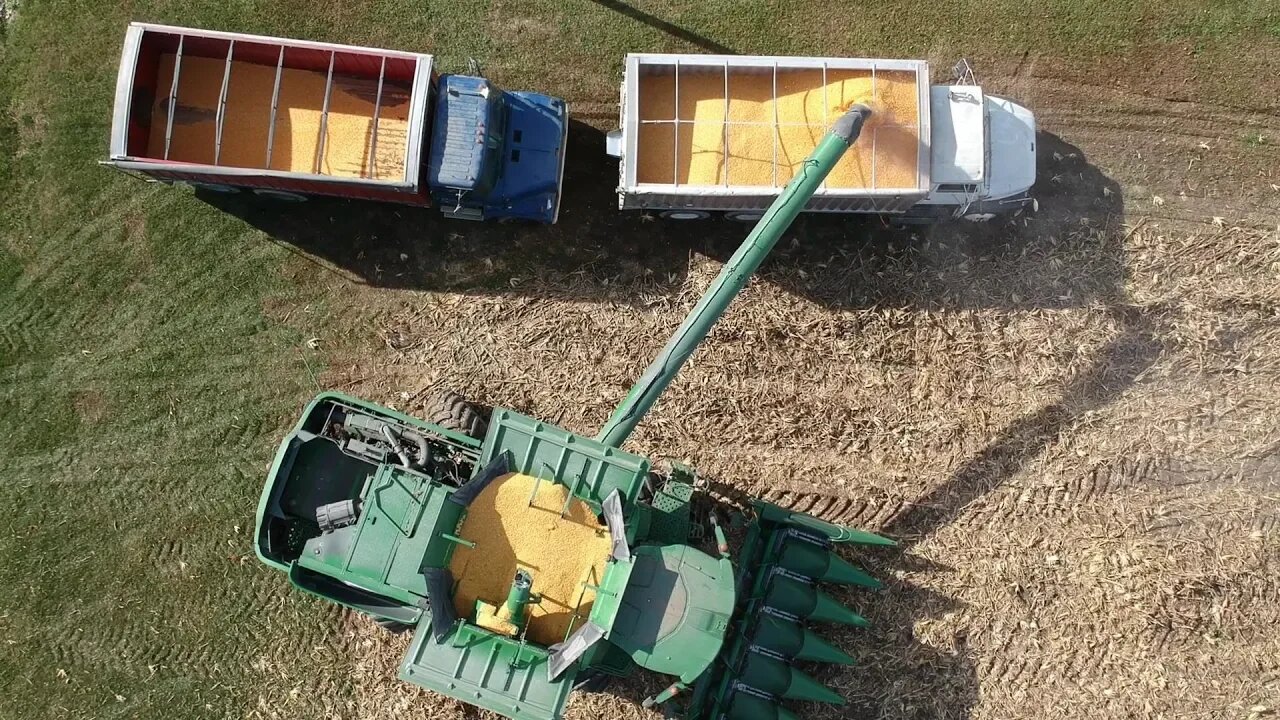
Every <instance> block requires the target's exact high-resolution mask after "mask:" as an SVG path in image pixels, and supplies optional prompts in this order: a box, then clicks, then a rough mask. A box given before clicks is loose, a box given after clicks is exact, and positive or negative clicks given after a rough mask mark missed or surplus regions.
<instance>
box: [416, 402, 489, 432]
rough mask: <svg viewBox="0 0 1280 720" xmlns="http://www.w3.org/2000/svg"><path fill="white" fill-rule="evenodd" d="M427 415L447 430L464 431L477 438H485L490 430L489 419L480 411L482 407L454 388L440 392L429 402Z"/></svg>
mask: <svg viewBox="0 0 1280 720" xmlns="http://www.w3.org/2000/svg"><path fill="white" fill-rule="evenodd" d="M427 417H429V418H431V422H433V423H435V424H436V425H439V426H440V427H442V428H444V429H445V430H452V431H454V432H457V433H462V434H463V435H466V436H467V437H473V438H475V439H476V440H483V439H484V434H485V433H486V432H488V430H489V421H488V420H486V419H485V417H484V415H482V414H481V413H480V409H479V408H477V407H476V406H475V405H473V404H471V403H469V402H467V399H466V398H464V397H462V396H461V395H459V394H458V393H456V392H453V391H452V390H445V391H443V392H441V393H439V394H438V395H436V397H435V399H434V400H432V402H430V403H428V404H427Z"/></svg>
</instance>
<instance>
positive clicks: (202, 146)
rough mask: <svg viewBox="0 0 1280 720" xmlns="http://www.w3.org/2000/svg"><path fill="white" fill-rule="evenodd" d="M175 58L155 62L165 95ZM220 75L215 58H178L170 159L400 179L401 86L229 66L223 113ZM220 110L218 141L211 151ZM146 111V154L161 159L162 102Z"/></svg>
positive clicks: (404, 133)
mask: <svg viewBox="0 0 1280 720" xmlns="http://www.w3.org/2000/svg"><path fill="white" fill-rule="evenodd" d="M176 58H177V55H176V53H175V54H169V53H166V54H164V55H161V57H160V68H159V80H160V83H159V84H160V86H161V87H167V86H169V85H171V83H172V82H173V78H174V67H175V60H176ZM225 68H226V65H225V63H224V62H223V60H221V59H214V58H202V57H188V58H185V59H184V60H183V62H182V71H181V73H179V75H178V92H177V102H176V104H175V107H174V111H173V114H174V120H173V126H172V128H173V129H172V134H171V135H169V136H168V137H169V140H170V142H169V159H170V160H175V161H178V162H189V163H202V164H207V165H225V166H229V167H241V168H263V167H265V168H269V169H271V170H278V171H283V172H294V173H316V174H321V175H330V176H335V177H373V178H377V179H380V180H398V179H401V178H403V177H404V173H405V160H406V158H405V155H406V153H407V151H408V145H407V140H408V125H409V96H410V91H411V90H412V88H411V87H410V86H409V85H408V84H407V83H404V82H402V81H399V80H395V79H390V80H388V79H387V78H386V77H385V76H384V77H383V82H382V89H381V92H379V89H378V79H377V78H370V77H362V76H359V75H354V74H350V73H343V72H335V73H334V75H333V77H332V80H330V78H329V77H328V75H327V72H321V71H318V70H302V69H296V68H281V69H280V72H279V73H278V74H277V72H276V68H274V67H270V66H267V65H261V64H257V63H252V62H247V61H244V60H232V62H231V65H230V75H229V77H228V82H227V94H226V104H225V105H221V97H220V90H219V88H220V87H221V84H222V78H223V75H224V71H225ZM277 75H278V77H279V82H278V84H277ZM326 94H327V95H328V103H327V105H326V101H325V96H326ZM273 98H274V99H275V100H274V102H273ZM220 106H221V107H222V108H223V110H222V115H223V116H224V120H223V125H222V142H221V150H220V152H215V149H216V148H217V145H218V143H217V130H218V127H217V118H218V115H219V112H218V109H219V107H220ZM273 107H274V112H273ZM326 110H327V112H326ZM151 112H152V117H153V118H156V119H157V121H156V122H153V123H152V124H151V136H150V140H149V142H148V145H147V149H148V155H150V156H152V157H160V158H163V157H164V148H165V140H166V129H167V128H168V126H169V123H168V114H169V102H168V98H167V97H162V98H157V99H156V101H155V102H154V104H153V105H152V111H151ZM273 120H274V122H273ZM375 130H376V132H377V142H376V143H375V142H374V132H375ZM269 140H273V141H274V142H270V143H269V142H268V141H269ZM268 145H270V146H271V152H270V153H268V152H267V148H268ZM371 151H373V152H376V153H377V156H376V158H375V157H374V156H373V155H371V154H370V152H371Z"/></svg>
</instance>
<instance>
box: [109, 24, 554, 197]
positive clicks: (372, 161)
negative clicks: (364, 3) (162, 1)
mask: <svg viewBox="0 0 1280 720" xmlns="http://www.w3.org/2000/svg"><path fill="white" fill-rule="evenodd" d="M567 128H568V118H567V109H566V107H565V104H564V102H563V101H562V100H560V99H558V98H553V97H549V96H546V95H540V94H537V93H523V92H504V91H502V90H499V89H498V88H496V87H494V86H493V85H492V84H491V83H489V82H488V81H487V80H486V79H484V78H481V77H470V76H464V75H447V74H446V75H437V74H436V71H435V67H434V64H433V61H432V56H430V55H424V54H421V53H410V52H398V51H394V50H379V49H374V48H367V47H353V46H349V45H334V44H330V43H319V42H308V41H303V40H284V39H281V38H273V37H263V36H259V35H245V34H241V33H226V32H214V31H209V30H195V29H191V28H181V27H171V26H165V25H150V24H145V23H134V24H132V25H130V26H129V30H128V34H127V35H126V37H125V43H124V51H123V55H122V57H121V63H120V74H119V77H118V80H117V84H116V104H115V115H114V119H113V123H112V133H111V153H110V159H109V160H108V161H107V164H110V165H113V166H115V167H117V168H120V169H121V170H125V171H129V172H133V173H138V174H141V175H143V176H145V177H147V178H150V179H153V180H157V181H161V182H166V183H174V182H182V183H188V184H191V185H194V186H197V187H202V188H205V189H209V190H218V191H226V192H234V191H237V190H240V189H246V190H252V191H253V192H255V193H257V194H259V195H267V196H274V197H279V198H285V199H292V200H301V199H305V198H306V196H307V195H312V194H317V195H336V196H339V197H348V198H360V199H367V200H382V201H390V202H399V203H405V204H410V205H429V204H431V201H432V199H434V201H435V203H436V204H438V205H440V207H441V210H442V212H444V214H445V215H448V216H452V217H459V218H464V219H470V220H485V219H491V218H520V219H528V220H537V221H542V222H554V221H555V217H556V213H557V209H558V207H559V198H560V180H561V177H562V175H563V167H564V164H563V163H564V148H565V137H566V136H565V132H566V129H567Z"/></svg>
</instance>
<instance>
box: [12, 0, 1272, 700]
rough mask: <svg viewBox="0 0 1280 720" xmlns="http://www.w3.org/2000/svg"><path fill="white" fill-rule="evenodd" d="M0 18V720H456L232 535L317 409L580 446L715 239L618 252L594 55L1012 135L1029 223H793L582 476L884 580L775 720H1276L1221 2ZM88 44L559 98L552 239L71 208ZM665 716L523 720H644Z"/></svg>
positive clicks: (606, 96) (1253, 149)
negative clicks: (867, 538) (818, 71)
mask: <svg viewBox="0 0 1280 720" xmlns="http://www.w3.org/2000/svg"><path fill="white" fill-rule="evenodd" d="M0 6H3V10H0V68H3V72H0V392H2V393H3V398H4V408H5V412H3V413H0V469H2V470H3V477H4V480H5V481H4V482H3V483H0V505H3V507H5V508H6V512H5V513H4V514H3V516H2V517H0V553H3V556H4V558H5V561H4V562H3V563H0V586H3V587H4V588H6V590H7V592H6V593H4V595H3V599H0V640H2V641H0V681H3V682H4V685H5V688H6V693H4V694H3V696H0V717H3V718H9V717H14V718H39V719H45V718H48V719H51V720H52V719H55V718H56V719H57V720H63V719H65V718H74V719H82V718H83V719H88V718H92V719H93V720H98V719H99V718H129V719H130V720H133V719H134V718H141V719H144V720H150V719H154V720H161V719H163V720H197V719H198V720H208V719H209V718H256V719H266V718H271V719H275V718H280V719H284V718H288V720H299V719H307V720H310V719H313V718H315V719H321V718H322V719H324V720H331V719H333V718H341V720H365V719H368V720H374V719H378V720H381V719H383V718H388V717H394V718H422V717H430V718H439V719H440V720H463V719H464V718H465V719H466V720H475V719H476V718H484V719H485V720H490V718H492V716H490V715H486V714H485V713H477V712H475V711H474V710H471V709H468V708H467V707H466V706H464V705H462V704H461V703H458V702H456V701H449V700H444V699H442V698H440V697H439V696H435V695H432V694H430V693H427V692H425V691H417V690H414V689H413V688H412V687H411V686H409V685H407V684H405V683H402V682H400V681H399V680H397V679H396V674H397V670H398V663H399V661H400V659H401V657H402V656H403V653H404V651H405V645H406V643H407V641H408V638H407V637H405V636H390V635H388V634H386V633H384V632H382V631H381V630H380V629H378V628H376V627H374V626H373V625H372V623H370V622H368V621H366V620H364V619H362V618H360V617H357V616H355V615H352V614H350V613H348V612H347V611H345V610H342V609H340V608H338V607H335V606H333V605H329V604H327V603H322V602H319V601H317V600H315V599H313V598H310V597H309V596H307V595H305V594H304V593H300V592H297V591H294V590H291V589H290V588H289V586H288V584H287V581H286V579H285V578H284V577H282V576H281V575H280V574H279V573H277V572H273V571H271V570H268V569H266V568H263V567H261V566H260V564H259V563H258V562H257V561H256V560H255V559H254V557H253V553H252V550H251V546H252V542H253V538H252V534H253V515H254V508H255V504H256V502H257V499H258V493H259V492H260V490H261V487H262V482H263V479H264V476H265V474H266V468H267V466H268V463H269V462H270V459H271V457H272V454H273V453H274V451H275V449H276V446H277V443H278V442H279V440H280V438H281V436H282V435H283V434H284V433H285V432H287V429H288V428H289V427H291V426H292V425H293V423H294V422H295V421H296V420H297V416H298V413H299V412H300V410H301V408H302V407H303V405H304V404H305V403H306V401H307V400H308V399H310V398H311V397H312V396H314V395H315V393H316V392H317V391H318V389H319V388H320V387H325V388H335V389H339V390H343V391H346V392H350V393H353V394H356V395H361V396H364V397H367V398H369V399H370V400H373V401H377V402H382V403H387V404H391V405H394V406H396V407H398V408H401V409H404V410H408V411H410V412H415V413H420V412H421V411H422V410H423V402H424V398H426V397H428V396H429V395H430V393H431V392H432V390H433V389H435V388H437V387H451V388H455V389H457V390H460V391H462V392H464V393H466V394H467V395H469V396H470V397H471V398H472V399H475V400H477V401H480V402H482V403H488V404H500V405H504V406H508V407H513V408H515V409H516V410H519V411H521V412H525V413H528V414H530V415H533V416H535V417H538V418H540V419H545V420H547V421H549V422H554V423H558V424H560V425H563V426H565V427H568V428H571V429H573V430H576V431H580V432H584V433H589V434H590V433H594V432H595V431H596V429H597V428H598V427H599V425H600V424H601V423H602V422H603V421H604V420H605V418H606V417H607V415H608V413H609V411H610V410H611V409H612V408H613V407H614V405H615V404H616V403H617V402H618V401H619V400H620V399H621V398H622V396H623V394H624V393H625V391H626V389H627V387H628V386H629V384H630V382H631V381H632V380H633V379H634V378H635V377H636V375H637V374H638V373H639V372H640V371H641V369H642V368H643V367H644V366H645V364H646V363H647V362H648V361H649V359H650V358H651V356H652V355H653V353H655V352H656V351H657V350H658V348H660V347H661V345H662V343H663V341H664V339H665V338H666V335H667V333H668V332H670V330H671V329H672V328H673V327H674V326H675V325H676V323H677V322H678V321H679V319H680V318H681V317H682V316H683V314H684V313H685V312H687V310H688V309H689V308H690V307H692V305H693V303H694V302H695V301H696V298H697V295H698V293H700V292H701V290H702V289H703V288H705V286H706V283H707V282H708V281H709V279H710V278H711V277H712V276H713V275H714V273H715V272H716V271H717V270H718V269H719V266H720V263H721V262H723V261H724V260H725V259H726V258H727V257H728V256H729V254H730V253H731V252H732V250H733V248H734V247H736V245H737V243H738V242H739V241H740V240H741V238H742V235H743V234H744V232H745V230H746V228H745V227H743V226H741V225H738V224H736V223H728V222H718V221H713V222H708V223H693V224H675V225H673V224H666V223H663V222H658V221H657V220H656V218H652V217H645V216H643V215H639V214H627V213H621V212H619V211H618V210H617V209H616V203H617V198H616V196H615V195H614V193H613V188H614V187H615V186H616V184H617V163H616V162H614V161H612V160H611V159H608V158H606V156H605V154H604V149H605V142H604V137H603V134H602V133H603V132H605V131H607V130H609V129H612V128H613V127H615V124H616V122H617V117H618V106H617V100H618V82H619V80H620V67H621V59H622V57H623V56H624V54H625V53H627V52H634V51H653V52H715V53H724V52H738V53H744V54H746V53H752V54H770V55H773V54H799V55H815V56H850V55H861V56H873V57H909V58H922V59H927V60H929V61H930V63H931V66H932V67H933V68H934V72H935V77H934V78H933V79H934V80H935V81H945V80H947V79H948V73H947V69H948V68H949V67H950V65H951V63H952V62H954V61H955V60H956V59H957V58H959V57H967V58H969V59H970V60H971V61H972V62H973V65H974V67H975V68H976V69H977V71H978V73H979V80H980V81H981V83H982V85H983V87H984V89H986V90H987V91H989V92H991V93H994V94H996V95H1000V96H1004V97H1009V98H1012V99H1014V100H1017V101H1019V102H1021V103H1023V104H1025V105H1026V106H1027V107H1029V108H1031V109H1033V110H1034V111H1035V112H1036V116H1037V120H1038V122H1039V126H1040V128H1041V131H1042V132H1041V134H1040V136H1039V137H1038V138H1037V149H1038V151H1039V159H1038V160H1039V161H1038V177H1039V182H1038V183H1037V186H1036V188H1035V189H1034V195H1035V197H1036V198H1037V199H1038V200H1039V203H1040V211H1039V213H1037V214H1034V215H1031V216H1027V217H1021V218H1017V219H1016V220H1013V221H1009V222H1004V221H997V222H996V223H994V224H990V225H980V226H970V225H961V226H951V225H944V226H938V227H933V228H926V229H920V230H917V231H914V232H912V231H902V230H892V229H886V228H883V227H881V226H880V225H879V224H878V223H876V222H874V221H858V220H850V219H848V218H835V217H805V218H802V219H801V220H800V221H799V222H798V223H797V224H796V225H795V227H794V228H793V229H792V231H791V232H789V233H788V234H787V236H786V237H785V238H784V240H783V242H782V243H781V245H780V247H779V248H778V250H777V251H776V252H775V255H774V256H773V257H772V258H771V259H770V261H769V262H768V263H766V265H765V267H764V268H763V269H762V272H761V273H760V275H759V277H758V278H757V279H756V280H754V281H753V282H752V283H751V284H750V286H749V287H748V288H747V291H746V292H745V293H744V295H743V296H742V297H741V298H739V300H738V301H737V302H735V303H734V305H733V307H732V308H731V309H730V311H729V313H728V315H727V316H726V317H725V319H724V322H722V323H721V324H720V325H718V326H717V328H716V330H715V332H714V333H713V336H712V337H711V338H710V340H709V342H708V343H707V345H706V346H705V347H704V348H702V349H701V350H700V351H699V352H698V353H697V354H696V355H695V356H694V358H693V360H692V362H691V364H690V365H689V366H688V368H687V372H684V373H683V374H682V375H681V376H680V378H679V379H678V380H677V382H676V383H675V385H673V386H672V388H671V389H670V391H669V392H668V393H667V394H666V395H664V396H663V398H662V400H661V401H660V402H659V403H658V405H657V406H656V408H655V410H654V413H653V415H652V416H651V417H649V418H648V419H647V420H646V422H644V423H643V424H642V425H641V426H640V429H639V432H638V433H637V434H636V436H635V437H634V438H633V439H632V440H631V441H630V442H629V443H628V446H627V447H628V448H629V449H631V450H635V451H639V452H644V453H652V454H655V455H659V456H662V455H671V456H675V457H678V458H683V459H685V460H688V461H691V462H693V463H694V464H695V465H696V466H698V467H699V469H700V470H702V471H703V472H704V473H705V474H706V475H707V476H708V477H709V478H710V479H712V480H714V481H715V482H716V483H717V485H716V489H717V491H718V492H721V493H723V494H726V495H729V494H732V493H733V492H735V491H740V492H747V493H755V494H759V495H762V496H764V497H766V498H770V499H773V500H775V501H777V502H781V503H783V504H787V505H791V506H793V507H796V508H798V509H803V510H808V511H810V512H813V513H815V514H817V515H819V516H821V517H825V518H827V519H830V520H834V521H840V522H847V523H849V524H852V525H855V526H858V527H863V528H866V529H870V530H876V531H878V532H882V533H884V534H886V535H889V536H891V537H894V538H897V539H898V540H899V541H900V543H901V548H900V550H899V551H898V552H880V553H867V554H859V555H856V556H853V557H851V558H850V559H851V560H852V561H854V562H857V563H859V564H863V565H865V566H866V567H867V568H868V569H869V570H870V571H872V572H873V573H875V574H876V575H878V576H879V577H881V578H883V579H884V580H885V581H886V584H887V587H886V588H885V590H883V591H882V592H880V593H877V594H872V593H857V592H854V593H849V594H847V595H844V594H842V595H841V597H840V599H841V600H842V601H844V602H846V603H848V604H850V605H852V606H854V607H855V608H856V609H857V610H858V611H859V612H861V613H862V614H864V615H865V616H867V617H868V618H869V619H870V620H871V621H872V623H873V626H872V627H871V628H870V629H869V630H865V631H858V630H849V631H840V632H831V631H829V630H824V632H825V634H827V636H828V637H830V638H831V639H833V640H834V641H835V642H836V643H837V644H838V645H839V646H840V647H841V648H843V649H844V650H846V651H848V652H849V653H851V654H853V655H854V656H855V657H856V660H857V664H855V665H853V666H851V667H848V668H828V669H826V670H823V671H817V670H815V669H813V668H806V670H807V671H808V670H813V671H814V672H816V673H818V674H819V676H820V679H821V680H822V681H823V682H825V683H827V684H828V685H829V686H831V687H833V688H834V689H836V690H837V691H839V692H841V693H842V694H844V695H845V696H846V697H847V698H849V700H850V703H851V704H850V706H848V707H845V708H830V707H802V708H800V710H801V712H802V713H803V714H804V716H805V717H813V718H817V719H818V720H825V719H826V718H836V717H866V718H892V719H895V720H896V719H899V718H901V719H907V718H911V719H915V718H919V719H920V720H926V719H932V718H948V719H950V718H955V719H956V720H1006V719H1007V718H1027V719H1030V720H1050V719H1056V718H1063V719H1070V720H1114V719H1115V718H1118V717H1124V718H1137V719H1139V720H1174V719H1175V718H1188V719H1189V718H1197V719H1199V718H1205V719H1210V720H1268V718H1274V717H1275V711H1276V709H1277V708H1280V580H1278V578H1280V513H1278V512H1277V507H1280V488H1278V487H1277V480H1276V477H1277V471H1278V470H1280V468H1278V467H1277V465H1278V464H1280V460H1278V456H1280V431H1278V430H1277V422H1276V418H1277V417H1280V294H1278V293H1280V290H1278V288H1280V282H1278V280H1280V237H1277V234H1276V232H1277V228H1276V224H1277V218H1280V190H1277V189H1276V188H1277V186H1280V175H1278V174H1277V173H1278V170H1277V169H1278V168H1280V149H1278V148H1280V146H1278V145H1277V138H1280V101H1278V100H1277V98H1280V36H1277V34H1276V28H1275V24H1276V17H1275V12H1274V10H1273V9H1272V8H1271V6H1270V5H1268V4H1267V3H1247V2H1245V3H1218V4H1212V3H1201V2H1193V1H1192V0H1172V1H1171V2H1167V3H1163V4H1162V5H1161V6H1160V12H1158V13H1151V12H1149V10H1150V8H1149V7H1147V6H1144V5H1142V4H1133V3H1083V2H1080V1H1079V0H1053V1H1051V2H1046V3H1040V4H1037V5H1036V6H1035V8H1034V9H1033V11H1032V12H1030V13H1028V12H1027V4H1026V3H1015V2H1007V1H1004V0H992V2H988V3H983V4H981V5H976V4H973V3H957V2H945V1H944V2H931V3H915V4H911V3H859V4H857V6H856V8H854V7H852V6H844V7H841V6H840V5H839V4H838V3H837V4H835V5H833V4H832V3H829V2H824V3H816V2H801V1H798V0H797V1H796V2H788V3H773V2H746V1H744V0H703V2H698V3H678V2H670V1H666V0H628V1H627V2H620V1H618V2H615V1H614V0H583V1H581V2H573V3H570V2H565V1H563V0H530V1H529V2H521V3H514V2H510V1H505V2H484V3H480V2H456V3H426V4H424V3H421V2H409V1H408V0H378V1H377V2H306V3H302V2H296V1H280V2H271V3H265V2H251V1H243V2H235V3H227V2H221V1H217V2H215V1H213V0H184V1H183V2H173V1H172V0H149V2H146V3H85V2H69V1H67V0H42V1H40V2H37V1H35V0H23V1H22V2H19V3H14V2H11V1H9V2H0ZM815 18H816V19H817V21H816V22H815ZM1011 18H1012V19H1013V20H1011ZM130 20H150V21H157V22H169V23H174V24H182V25H190V26H198V27H206V28H215V29H222V30H237V31H244V32H258V33H266V34H273V35H281V36H286V37H299V38H307V39H313V40H322V41H331V42H345V43H356V44H369V45H373V46H381V47H389V48H396V49H404V50H418V51H427V52H435V53H437V60H438V62H439V67H440V68H441V70H442V71H445V70H447V71H460V70H464V69H465V68H466V67H467V62H466V61H467V58H468V57H474V58H477V59H479V60H480V61H481V62H482V63H483V65H484V70H485V72H486V74H487V75H488V76H489V77H490V78H492V79H493V80H494V82H495V83H496V84H498V85H500V86H502V87H505V88H508V89H534V90H542V91H545V92H549V93H552V94H555V95H558V96H560V97H564V98H566V99H567V100H568V102H569V104H570V107H571V113H572V116H573V117H574V118H576V122H575V123H574V125H573V126H572V127H571V129H570V145H569V148H570V152H569V154H568V159H567V165H566V171H567V176H566V179H565V193H564V202H563V205H562V208H561V215H560V221H559V223H558V224H557V225H555V226H553V227H549V228H521V227H511V226H490V225H484V224H475V223H457V222H446V221H444V220H441V219H440V217H439V215H438V213H437V211H436V210H434V209H428V210H416V209H410V208H388V207H385V206H380V205H362V204H357V203H342V202H314V201H313V202H308V203H302V204H300V205H281V204H272V203H262V202H258V203H255V202H253V200H252V199H251V198H246V197H222V196H217V197H210V196H199V195H196V196H193V195H192V194H189V193H187V192H185V191H183V190H181V189H178V188H167V187H157V186H154V185H148V184H143V183H139V182H138V181H137V180H135V179H133V178H130V177H127V176H123V175H119V174H114V173H110V172H108V171H106V170H104V169H102V168H99V167H97V166H96V165H95V163H96V161H98V160H100V159H102V158H103V157H104V155H105V153H106V138H107V137H108V135H109V132H110V117H111V113H110V109H111V104H112V99H113V93H114V89H115V73H116V62H115V59H116V58H117V57H118V56H119V51H120V42H121V39H122V37H123V31H124V27H125V25H126V24H127V23H128V21H130ZM815 27H816V30H815ZM731 111H735V112H736V110H733V109H731ZM744 112H745V110H744ZM246 131H252V132H258V131H257V130H253V129H251V128H250V129H246ZM356 132H357V133H358V132H359V131H356ZM259 147H260V146H259ZM311 150H312V151H314V145H312V146H311ZM381 152H382V150H381V143H379V154H381ZM304 153H305V150H304ZM730 164H731V165H732V160H730ZM381 167H382V163H381V162H380V163H379V168H381ZM673 171H674V170H673ZM731 171H732V167H731ZM664 684H665V683H664V682H662V681H661V680H659V679H656V678H652V677H648V676H643V675H639V676H636V677H635V678H633V679H632V680H629V681H628V682H626V683H622V684H621V685H616V686H614V687H612V688H610V692H608V693H584V694H579V695H576V696H575V697H574V698H573V700H572V704H571V706H570V710H569V713H570V716H571V717H572V718H574V719H575V720H586V719H587V718H600V717H604V718H642V717H643V718H653V717H654V716H653V715H652V714H649V713H647V712H645V711H643V710H642V709H641V708H640V707H639V700H640V699H641V698H643V697H644V695H645V694H647V693H652V692H655V691H657V690H659V689H661V686H662V685H664Z"/></svg>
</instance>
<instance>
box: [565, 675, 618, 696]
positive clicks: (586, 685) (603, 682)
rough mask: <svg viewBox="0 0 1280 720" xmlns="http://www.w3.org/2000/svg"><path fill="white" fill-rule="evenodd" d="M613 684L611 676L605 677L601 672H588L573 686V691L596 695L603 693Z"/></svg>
mask: <svg viewBox="0 0 1280 720" xmlns="http://www.w3.org/2000/svg"><path fill="white" fill-rule="evenodd" d="M612 683H613V676H611V675H606V674H604V673H602V672H588V673H586V674H585V676H584V677H582V678H581V679H580V680H578V681H577V682H576V683H574V684H573V689H574V690H575V691H577V690H581V691H583V692H590V693H598V692H604V691H605V689H606V688H608V687H609V685H611V684H612Z"/></svg>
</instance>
